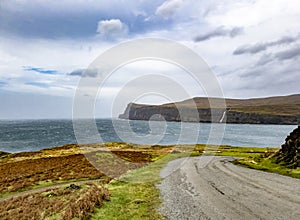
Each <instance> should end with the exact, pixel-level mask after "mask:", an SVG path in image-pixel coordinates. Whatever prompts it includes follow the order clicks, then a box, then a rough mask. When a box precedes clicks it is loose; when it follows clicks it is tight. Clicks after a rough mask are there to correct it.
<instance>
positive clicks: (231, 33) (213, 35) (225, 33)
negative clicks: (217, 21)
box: [194, 27, 244, 42]
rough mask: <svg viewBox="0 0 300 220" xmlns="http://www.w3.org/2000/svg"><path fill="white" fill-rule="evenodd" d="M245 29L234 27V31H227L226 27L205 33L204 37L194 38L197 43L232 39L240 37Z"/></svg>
mask: <svg viewBox="0 0 300 220" xmlns="http://www.w3.org/2000/svg"><path fill="white" fill-rule="evenodd" d="M243 30H244V29H243V28H241V27H234V28H232V29H226V28H224V27H218V28H217V29H215V30H213V31H210V32H208V33H205V34H203V35H198V36H196V37H195V38H194V41H195V42H199V41H206V40H209V39H211V38H216V37H231V38H234V37H236V36H237V35H240V34H241V33H242V32H243Z"/></svg>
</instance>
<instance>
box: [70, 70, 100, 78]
mask: <svg viewBox="0 0 300 220" xmlns="http://www.w3.org/2000/svg"><path fill="white" fill-rule="evenodd" d="M68 75H70V76H82V77H97V76H98V75H99V70H98V69H77V70H73V71H72V72H70V73H69V74H68Z"/></svg>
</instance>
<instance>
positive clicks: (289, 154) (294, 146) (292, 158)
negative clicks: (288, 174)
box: [275, 126, 300, 168]
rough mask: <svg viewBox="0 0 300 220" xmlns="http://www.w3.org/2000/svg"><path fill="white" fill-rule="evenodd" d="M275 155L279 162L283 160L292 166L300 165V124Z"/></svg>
mask: <svg viewBox="0 0 300 220" xmlns="http://www.w3.org/2000/svg"><path fill="white" fill-rule="evenodd" d="M275 157H276V158H277V162H278V163H280V162H283V163H284V164H285V165H287V166H288V167H291V168H297V167H300V126H298V128H296V129H295V130H294V131H293V132H292V133H291V134H290V135H289V136H288V137H287V138H286V139H285V143H284V144H283V145H282V146H281V150H280V151H279V152H278V153H277V154H276V156H275Z"/></svg>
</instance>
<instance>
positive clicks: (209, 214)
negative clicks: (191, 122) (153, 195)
mask: <svg viewBox="0 0 300 220" xmlns="http://www.w3.org/2000/svg"><path fill="white" fill-rule="evenodd" d="M232 160H233V158H231V157H211V156H205V157H194V158H188V159H187V158H181V159H178V160H174V161H171V162H170V163H169V164H168V165H167V166H166V167H165V168H164V169H163V170H162V171H161V177H163V178H164V180H163V181H162V182H161V184H160V185H159V186H158V187H159V189H160V192H161V199H162V201H163V203H162V205H161V207H160V209H159V211H160V212H161V213H162V214H163V215H164V216H165V219H180V220H183V219H272V220H274V219H278V220H283V219H288V220H293V219H295V220H296V219H297V220H298V219H300V179H294V178H290V177H286V176H281V175H278V174H273V173H267V172H262V171H257V170H253V169H247V168H243V167H239V166H235V165H233V164H232V163H230V161H232ZM207 161H210V163H209V164H208V165H206V164H207ZM205 165H206V166H205ZM177 168H178V169H177Z"/></svg>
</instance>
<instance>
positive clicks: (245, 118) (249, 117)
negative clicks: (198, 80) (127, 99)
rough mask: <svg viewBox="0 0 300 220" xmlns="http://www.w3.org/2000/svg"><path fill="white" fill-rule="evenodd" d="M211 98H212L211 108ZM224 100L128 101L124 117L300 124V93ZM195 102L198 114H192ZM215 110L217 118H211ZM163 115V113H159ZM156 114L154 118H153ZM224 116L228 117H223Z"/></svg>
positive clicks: (198, 98)
mask: <svg viewBox="0 0 300 220" xmlns="http://www.w3.org/2000/svg"><path fill="white" fill-rule="evenodd" d="M209 100H213V104H214V105H213V106H212V107H211V105H210V103H209ZM225 102H226V108H224V107H223V105H222V99H218V98H210V99H208V98H203V97H196V98H193V99H188V100H184V101H181V102H176V103H167V104H163V105H142V104H135V103H129V104H128V106H127V108H126V110H125V112H124V113H123V114H121V115H120V116H119V118H121V119H131V120H150V118H151V120H162V119H163V118H164V119H165V120H166V121H190V122H225V121H226V122H227V123H242V124H244V123H249V124H298V122H299V119H300V94H298V95H290V96H277V97H267V98H253V99H225ZM194 105H196V108H197V111H198V113H199V114H198V115H197V117H194V116H195V114H190V115H189V112H191V111H193V109H195V108H193V106H194ZM212 112H214V114H215V115H217V116H218V117H216V118H215V119H214V120H215V121H213V120H212V117H211V116H212ZM158 115H161V116H158ZM153 116H155V117H153ZM224 116H225V117H224Z"/></svg>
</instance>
